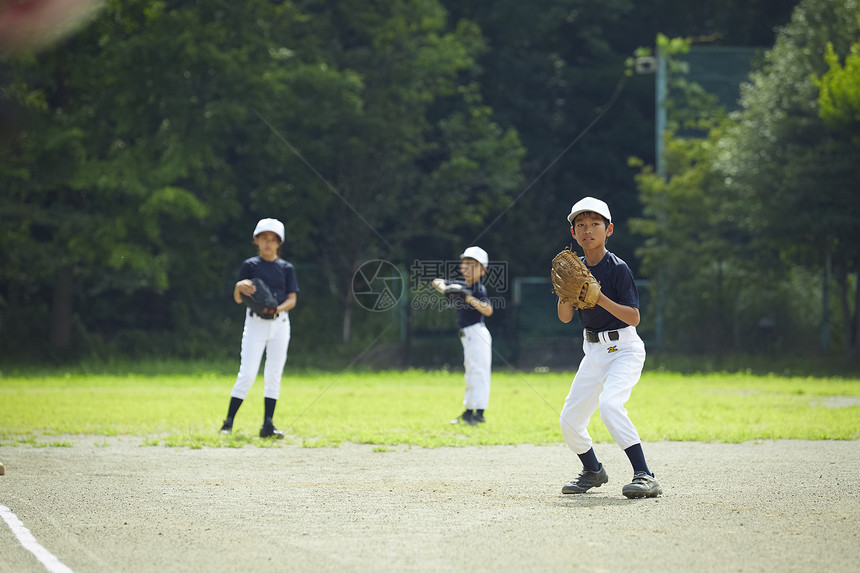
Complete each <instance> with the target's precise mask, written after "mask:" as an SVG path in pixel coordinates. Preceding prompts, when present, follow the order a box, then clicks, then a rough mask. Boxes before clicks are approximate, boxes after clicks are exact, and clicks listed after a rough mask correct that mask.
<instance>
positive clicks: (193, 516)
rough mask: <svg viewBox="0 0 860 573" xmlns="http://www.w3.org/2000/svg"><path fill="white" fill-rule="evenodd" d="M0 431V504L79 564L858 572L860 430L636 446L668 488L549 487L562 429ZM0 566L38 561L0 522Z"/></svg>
mask: <svg viewBox="0 0 860 573" xmlns="http://www.w3.org/2000/svg"><path fill="white" fill-rule="evenodd" d="M62 439H64V440H68V441H72V442H73V443H74V445H73V447H70V448H33V447H30V446H19V447H5V448H0V462H3V463H4V464H5V466H6V475H4V476H0V505H4V506H6V507H8V508H9V510H10V511H11V512H13V513H14V515H15V516H17V518H19V519H20V520H21V522H22V523H23V525H24V526H26V527H27V528H28V529H29V530H30V532H31V533H32V534H33V536H34V537H35V539H36V540H37V541H38V543H39V544H41V546H43V547H44V549H45V550H47V551H48V552H50V554H52V555H53V556H55V557H56V558H57V559H58V560H59V561H60V562H61V563H62V564H63V565H65V566H66V567H68V568H70V569H71V570H72V571H74V572H75V573H91V572H93V573H94V572H111V573H113V572H116V571H135V572H140V573H145V572H150V571H151V572H158V573H162V572H165V571H171V572H184V571H188V572H191V571H194V572H198V571H260V572H264V571H308V572H311V571H313V572H325V571H333V572H334V571H337V572H343V571H350V572H351V571H355V572H358V571H362V572H365V571H397V572H410V571H422V572H423V571H454V570H465V571H493V572H497V571H571V570H579V571H678V572H681V571H683V572H688V571H811V570H814V571H831V572H833V571H856V570H857V556H856V551H857V549H856V548H857V547H858V546H860V526H858V523H860V441H850V442H847V441H846V442H833V441H825V442H812V441H809V442H807V441H790V440H785V441H783V440H780V441H772V442H771V441H767V442H760V443H746V444H702V443H684V442H658V443H647V444H645V445H644V447H645V451H646V454H647V455H648V458H649V460H650V461H651V468H652V470H653V471H654V472H655V473H656V475H657V477H658V479H659V480H660V482H661V484H662V486H663V490H664V494H663V496H661V497H659V498H657V499H650V500H627V499H625V498H624V497H623V496H622V495H621V486H622V485H624V483H626V482H627V481H628V480H629V478H630V477H631V471H630V469H629V465H628V463H627V461H626V458H625V456H624V454H623V452H621V451H620V449H618V448H617V446H615V445H613V444H597V445H596V446H595V450H596V451H597V454H598V456H600V457H601V458H602V460H603V461H604V463H605V465H606V468H607V471H608V472H609V476H610V481H609V483H608V484H607V485H605V486H603V487H601V488H599V489H596V490H592V491H591V492H589V493H587V494H584V495H578V496H565V495H562V494H561V493H560V489H561V486H562V484H563V483H564V482H565V481H567V480H569V479H570V478H572V477H573V476H574V474H575V473H576V472H577V465H578V463H577V461H576V458H575V456H573V454H572V453H571V452H570V451H568V450H567V449H566V448H565V447H564V446H563V445H552V446H493V447H476V448H472V447H468V448H439V449H420V448H402V447H401V448H392V449H391V450H390V451H385V452H379V451H374V448H373V447H371V446H366V445H355V444H346V445H344V446H342V447H339V448H319V449H307V448H300V447H294V446H289V447H276V448H257V447H250V446H249V447H244V448H241V449H226V448H225V449H202V450H192V449H174V448H168V447H161V446H157V447H152V446H141V443H142V440H140V439H137V438H107V439H106V438H102V437H84V438H80V437H64V438H62ZM0 571H16V572H25V573H26V572H34V573H35V572H39V573H42V572H44V571H46V569H45V567H44V566H43V565H42V564H41V563H39V562H38V561H37V560H36V557H35V556H34V555H33V553H31V552H30V551H28V550H27V549H25V548H24V547H23V546H22V544H21V542H20V540H19V539H18V538H17V537H16V535H15V533H14V532H13V529H12V528H10V527H9V526H7V524H6V523H5V522H3V521H2V520H0Z"/></svg>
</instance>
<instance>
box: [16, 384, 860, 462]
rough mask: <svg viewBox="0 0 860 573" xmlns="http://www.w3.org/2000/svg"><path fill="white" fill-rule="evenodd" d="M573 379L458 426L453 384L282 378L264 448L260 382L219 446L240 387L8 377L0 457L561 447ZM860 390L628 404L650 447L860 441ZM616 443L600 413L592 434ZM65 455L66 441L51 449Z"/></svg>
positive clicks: (680, 392) (699, 392)
mask: <svg viewBox="0 0 860 573" xmlns="http://www.w3.org/2000/svg"><path fill="white" fill-rule="evenodd" d="M572 379H573V373H557V372H555V373H553V372H548V373H516V372H497V373H494V374H493V381H492V384H493V387H492V395H491V403H490V408H489V409H488V410H487V420H488V421H487V423H486V424H483V425H480V426H476V427H472V426H461V425H453V426H452V425H450V424H449V423H448V421H449V420H450V419H452V418H454V417H456V416H457V415H458V414H459V413H460V412H461V411H462V396H463V375H462V373H451V372H443V371H424V370H408V371H384V372H346V373H328V372H304V373H298V374H292V373H290V372H287V374H286V375H285V376H284V380H283V384H282V388H281V399H280V400H279V401H278V408H277V411H276V413H275V422H276V425H277V426H278V427H279V428H280V429H281V430H283V431H284V432H285V433H286V435H287V437H286V439H284V440H262V439H260V438H258V437H257V433H258V431H259V428H260V424H261V422H262V416H263V398H262V388H263V383H262V379H261V378H260V379H258V380H257V382H256V384H255V385H254V387H253V388H252V391H251V394H250V395H249V396H248V399H247V400H246V401H245V403H244V404H243V405H242V408H241V409H240V411H239V414H238V415H237V417H236V421H235V424H234V431H233V434H232V435H230V436H223V435H221V434H219V433H218V430H219V428H220V424H221V421H222V420H223V417H224V415H225V413H226V409H227V405H228V402H229V393H230V388H231V387H232V385H233V382H234V380H235V375H234V374H229V375H228V374H223V373H218V372H215V371H213V370H211V369H203V370H201V371H198V372H192V373H186V372H183V373H182V374H179V375H177V374H167V373H165V374H159V375H150V374H138V373H135V374H126V375H121V376H118V375H115V374H109V373H106V374H80V373H72V372H61V373H56V372H54V373H53V374H51V373H48V372H42V373H40V374H39V375H37V376H33V375H27V376H20V375H19V376H9V375H5V376H2V377H0V420H2V427H0V445H14V444H31V445H36V444H37V442H40V445H42V444H45V438H49V437H51V436H63V435H67V434H73V435H74V434H80V435H101V436H116V435H133V436H141V437H143V438H145V440H144V444H145V445H158V444H161V445H168V446H173V447H186V448H204V447H207V448H217V447H232V448H241V447H244V446H246V445H255V446H259V447H275V448H277V447H331V446H337V445H339V444H341V443H343V442H358V443H368V444H374V445H376V446H377V447H378V448H379V450H378V451H386V449H387V448H388V447H389V446H394V445H397V444H409V445H415V446H420V447H439V446H465V445H493V444H506V445H507V444H522V443H529V444H550V443H559V442H561V441H562V437H561V431H560V429H559V425H558V413H559V412H560V411H561V407H562V405H563V403H564V399H565V396H566V395H567V393H568V390H569V389H570V383H571V380H572ZM833 396H841V397H860V380H858V379H852V378H806V377H804V378H800V377H794V378H792V377H783V376H776V375H768V376H754V375H748V374H705V375H682V374H677V373H666V372H646V373H645V374H644V375H643V377H642V380H641V381H640V382H639V384H638V385H637V386H636V387H635V388H634V390H633V395H632V398H631V399H630V401H629V402H628V403H627V409H628V411H629V413H630V417H631V419H632V420H633V422H634V424H636V427H637V428H638V430H639V432H640V434H641V436H642V439H643V440H646V441H658V440H681V441H719V442H743V441H749V440H756V439H778V438H795V439H858V438H860V406H858V405H852V404H856V402H852V401H851V400H843V401H844V402H845V403H846V404H848V405H846V406H845V407H837V408H833V407H827V406H826V403H828V402H827V401H826V400H824V398H827V397H833ZM589 431H590V432H591V434H592V437H593V438H594V439H595V441H598V442H609V441H611V437H610V436H609V434H608V432H607V431H606V428H605V427H604V425H603V423H602V421H601V420H600V419H599V413H598V414H595V417H594V418H593V420H592V424H591V426H590V428H589ZM49 444H50V445H54V446H55V447H67V446H68V445H69V444H67V443H66V442H53V443H50V442H49Z"/></svg>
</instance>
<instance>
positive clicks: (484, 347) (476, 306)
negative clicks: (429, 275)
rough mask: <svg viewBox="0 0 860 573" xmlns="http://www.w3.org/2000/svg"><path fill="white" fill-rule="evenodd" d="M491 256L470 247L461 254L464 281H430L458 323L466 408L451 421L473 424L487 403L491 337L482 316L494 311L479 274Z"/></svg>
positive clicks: (491, 354)
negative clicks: (448, 302)
mask: <svg viewBox="0 0 860 573" xmlns="http://www.w3.org/2000/svg"><path fill="white" fill-rule="evenodd" d="M489 263H490V259H489V257H488V256H487V251H485V250H484V249H482V248H481V247H469V248H468V249H466V250H465V251H463V254H462V255H460V273H461V274H462V275H463V281H446V280H445V279H441V278H437V279H433V281H432V283H431V284H432V285H433V287H434V288H435V289H436V290H438V291H439V292H441V293H443V294H444V295H445V296H446V297H447V298H449V300H451V301H452V302H453V304H454V307H455V308H456V309H457V326H458V327H459V329H460V333H459V334H460V342H461V343H462V344H463V366H464V367H465V369H466V393H465V396H464V397H463V405H464V406H465V407H466V409H465V410H464V411H463V413H462V414H460V416H458V417H457V418H455V419H454V420H451V423H452V424H468V425H470V426H475V425H477V424H480V423H483V422H485V421H486V419H485V418H484V410H486V408H487V406H488V405H489V403H490V372H491V368H492V361H493V337H492V336H491V335H490V331H489V330H488V329H487V326H486V325H485V324H484V317H486V316H492V315H493V306H492V305H491V304H490V297H489V296H488V295H487V287H485V286H484V284H483V283H482V282H481V277H483V276H484V275H485V274H486V273H487V265H489Z"/></svg>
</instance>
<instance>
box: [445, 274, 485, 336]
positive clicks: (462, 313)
mask: <svg viewBox="0 0 860 573" xmlns="http://www.w3.org/2000/svg"><path fill="white" fill-rule="evenodd" d="M455 283H456V284H461V285H463V286H464V287H466V288H467V289H469V290H470V291H472V296H473V297H475V298H476V299H478V300H483V301H485V302H490V296H489V295H488V294H487V287H485V286H484V283H482V282H481V281H478V282H476V283H475V284H473V285H472V286H468V285H466V283H465V282H463V281H448V282H447V283H446V284H449V285H450V284H455ZM460 301H461V303H460V304H458V305H457V327H458V328H466V327H467V326H472V325H473V324H477V323H479V322H484V315H483V314H481V313H480V312H478V311H477V310H475V308H474V307H473V306H472V305H470V304H467V303H465V302H462V301H463V299H460Z"/></svg>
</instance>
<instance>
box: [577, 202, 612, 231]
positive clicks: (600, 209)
mask: <svg viewBox="0 0 860 573" xmlns="http://www.w3.org/2000/svg"><path fill="white" fill-rule="evenodd" d="M586 211H591V212H592V213H597V214H598V215H603V216H604V217H606V218H607V219H608V220H609V222H610V223H611V222H612V215H611V214H610V213H609V205H607V204H606V203H604V202H603V201H601V200H600V199H595V198H594V197H585V198H583V199H580V200H579V201H577V202H576V203H575V204H574V206H573V208H572V209H571V210H570V215H568V216H567V222H568V223H570V224H571V225H573V220H574V219H576V216H577V215H579V214H580V213H585V212H586Z"/></svg>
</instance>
